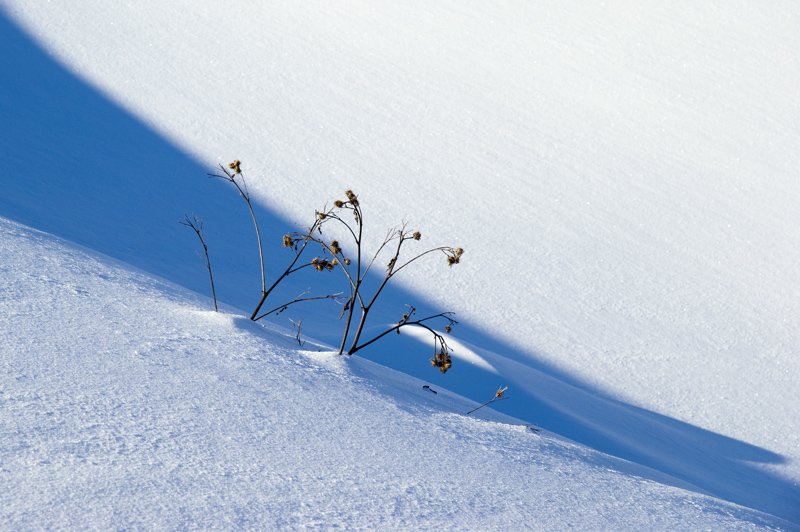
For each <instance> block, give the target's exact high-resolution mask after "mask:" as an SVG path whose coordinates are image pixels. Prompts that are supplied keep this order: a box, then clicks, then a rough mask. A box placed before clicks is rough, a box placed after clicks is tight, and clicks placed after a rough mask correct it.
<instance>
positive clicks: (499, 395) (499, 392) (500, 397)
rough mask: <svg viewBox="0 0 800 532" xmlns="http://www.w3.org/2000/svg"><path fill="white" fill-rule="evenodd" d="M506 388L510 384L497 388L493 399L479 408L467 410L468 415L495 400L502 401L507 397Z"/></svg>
mask: <svg viewBox="0 0 800 532" xmlns="http://www.w3.org/2000/svg"><path fill="white" fill-rule="evenodd" d="M506 390H508V386H506V387H505V388H498V389H497V391H496V392H495V393H494V397H492V398H491V399H489V400H488V401H486V402H485V403H483V404H482V405H481V406H479V407H478V408H473V409H472V410H470V411H469V412H467V415H470V414H471V413H473V412H474V411H476V410H478V409H480V408H483V407H484V406H486V405H488V404H491V403H494V402H495V401H502V400H503V399H505V397H503V394H504V393H505V391H506ZM526 426H527V425H526ZM531 430H534V431H537V432H538V430H537V429H533V428H532V429H531Z"/></svg>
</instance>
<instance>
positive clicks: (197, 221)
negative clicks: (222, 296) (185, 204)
mask: <svg viewBox="0 0 800 532" xmlns="http://www.w3.org/2000/svg"><path fill="white" fill-rule="evenodd" d="M180 224H181V225H185V226H186V227H191V228H192V229H194V232H195V233H196V234H197V238H199V239H200V243H201V244H202V245H203V251H204V252H205V255H206V256H205V258H203V256H202V255H200V252H195V253H197V256H198V257H200V259H201V260H202V261H203V263H204V264H205V265H206V268H207V269H208V278H209V279H210V280H211V297H212V298H214V312H219V310H218V309H217V293H216V291H215V290H214V276H213V275H211V259H210V258H209V257H208V246H206V238H205V235H204V234H203V219H202V218H198V217H197V215H196V214H194V213H192V219H189V215H188V214H186V213H184V214H183V221H182V222H180Z"/></svg>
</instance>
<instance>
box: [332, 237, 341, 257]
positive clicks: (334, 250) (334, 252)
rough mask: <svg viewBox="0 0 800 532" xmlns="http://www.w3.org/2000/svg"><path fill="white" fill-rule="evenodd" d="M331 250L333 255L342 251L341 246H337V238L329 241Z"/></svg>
mask: <svg viewBox="0 0 800 532" xmlns="http://www.w3.org/2000/svg"><path fill="white" fill-rule="evenodd" d="M331 252H332V253H333V254H334V255H338V254H339V253H341V252H342V248H340V247H339V241H338V240H334V241H333V242H331Z"/></svg>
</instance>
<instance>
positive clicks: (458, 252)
mask: <svg viewBox="0 0 800 532" xmlns="http://www.w3.org/2000/svg"><path fill="white" fill-rule="evenodd" d="M463 254H464V250H463V249H461V248H458V249H456V257H460V256H461V255H463Z"/></svg>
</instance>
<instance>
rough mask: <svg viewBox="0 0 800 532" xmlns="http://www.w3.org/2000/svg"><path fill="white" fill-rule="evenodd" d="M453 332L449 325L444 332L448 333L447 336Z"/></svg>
mask: <svg viewBox="0 0 800 532" xmlns="http://www.w3.org/2000/svg"><path fill="white" fill-rule="evenodd" d="M452 330H453V328H452V327H450V326H449V325H448V326H447V327H445V328H444V332H446V333H447V334H450V331H452Z"/></svg>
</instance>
